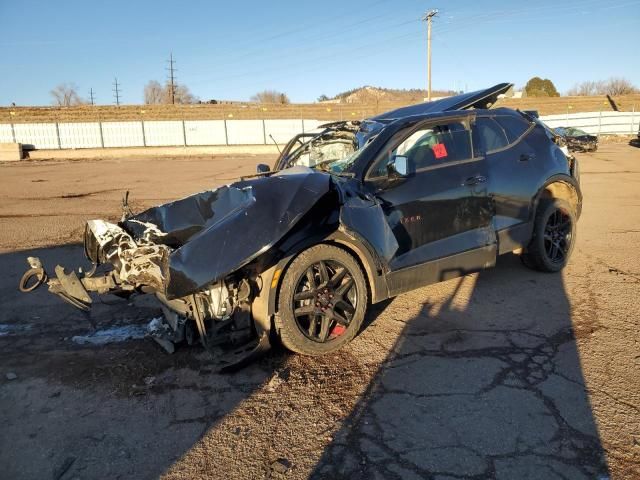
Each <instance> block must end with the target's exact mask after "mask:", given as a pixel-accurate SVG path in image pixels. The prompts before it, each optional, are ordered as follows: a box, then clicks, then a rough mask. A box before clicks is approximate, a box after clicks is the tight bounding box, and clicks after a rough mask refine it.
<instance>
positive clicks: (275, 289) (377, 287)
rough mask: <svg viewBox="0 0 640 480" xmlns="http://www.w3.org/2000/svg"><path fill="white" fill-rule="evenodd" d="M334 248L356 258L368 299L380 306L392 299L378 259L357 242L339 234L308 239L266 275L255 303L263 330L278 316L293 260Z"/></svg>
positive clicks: (293, 249) (291, 250) (257, 316)
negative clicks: (313, 249) (313, 250)
mask: <svg viewBox="0 0 640 480" xmlns="http://www.w3.org/2000/svg"><path fill="white" fill-rule="evenodd" d="M321 244H325V245H332V246H334V247H337V248H340V249H342V250H344V251H346V252H347V253H349V254H350V255H352V256H353V257H354V259H355V260H356V262H357V263H358V265H359V266H360V268H361V269H362V271H363V272H364V277H365V281H366V284H367V293H368V295H367V298H369V299H370V301H371V303H377V302H380V301H382V300H384V299H386V298H388V289H387V284H386V277H385V276H384V274H383V273H382V270H381V268H380V267H379V263H378V262H377V261H376V259H375V258H374V255H373V254H372V253H371V252H370V251H369V250H368V249H367V247H366V245H364V244H362V243H361V242H360V241H358V240H357V239H354V238H352V237H351V236H349V235H347V234H345V233H343V232H341V231H339V230H338V231H335V232H333V233H331V234H330V235H327V236H317V237H312V238H305V239H303V240H302V241H300V242H298V243H296V244H295V245H294V246H293V247H291V248H290V249H289V250H288V251H287V252H286V253H285V254H284V255H283V256H282V257H281V258H280V260H279V261H278V262H277V263H276V264H275V265H273V266H271V267H270V268H269V269H267V270H266V271H264V272H262V274H261V277H262V285H263V286H262V289H261V290H260V292H259V293H258V295H257V296H256V298H255V300H254V308H253V316H254V320H255V321H256V322H258V323H260V324H261V325H262V326H263V327H268V328H270V326H271V323H272V322H271V319H272V317H273V315H275V314H276V312H277V305H278V300H279V295H280V290H281V288H282V279H283V278H284V276H285V273H286V272H287V270H288V268H289V266H290V265H291V263H292V262H293V260H294V259H295V258H296V257H297V256H298V255H299V254H300V253H302V252H303V251H305V250H307V249H309V248H311V247H313V246H315V245H321Z"/></svg>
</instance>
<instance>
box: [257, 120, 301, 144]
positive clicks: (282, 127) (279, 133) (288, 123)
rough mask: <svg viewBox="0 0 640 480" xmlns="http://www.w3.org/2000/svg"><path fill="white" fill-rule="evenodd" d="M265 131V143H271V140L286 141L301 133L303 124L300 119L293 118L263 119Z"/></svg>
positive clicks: (279, 142) (282, 142) (281, 142)
mask: <svg viewBox="0 0 640 480" xmlns="http://www.w3.org/2000/svg"><path fill="white" fill-rule="evenodd" d="M264 127H265V132H266V134H267V143H273V140H272V139H271V137H270V136H269V135H271V136H272V137H273V139H274V140H275V141H276V143H278V144H284V143H287V142H288V141H289V140H291V138H293V137H294V136H295V135H297V134H299V133H302V129H303V125H302V120H301V119H297V120H296V119H294V120H265V121H264Z"/></svg>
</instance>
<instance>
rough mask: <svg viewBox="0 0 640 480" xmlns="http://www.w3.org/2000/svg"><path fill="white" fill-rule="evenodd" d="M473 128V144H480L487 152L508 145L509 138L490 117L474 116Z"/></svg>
mask: <svg viewBox="0 0 640 480" xmlns="http://www.w3.org/2000/svg"><path fill="white" fill-rule="evenodd" d="M474 130H475V134H476V135H475V137H476V138H475V139H474V144H476V143H479V144H481V145H482V146H483V147H484V149H485V151H487V152H491V151H493V150H498V149H500V148H504V147H506V146H507V145H509V139H508V138H507V134H506V133H505V131H504V129H503V128H502V127H501V126H500V125H498V123H497V122H496V121H495V120H493V119H492V118H490V117H478V118H476V124H475V127H474Z"/></svg>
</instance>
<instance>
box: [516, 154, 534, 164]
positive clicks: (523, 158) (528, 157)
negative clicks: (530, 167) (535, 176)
mask: <svg viewBox="0 0 640 480" xmlns="http://www.w3.org/2000/svg"><path fill="white" fill-rule="evenodd" d="M535 158H536V155H535V153H523V154H522V155H520V161H521V162H528V161H529V160H534V159H535Z"/></svg>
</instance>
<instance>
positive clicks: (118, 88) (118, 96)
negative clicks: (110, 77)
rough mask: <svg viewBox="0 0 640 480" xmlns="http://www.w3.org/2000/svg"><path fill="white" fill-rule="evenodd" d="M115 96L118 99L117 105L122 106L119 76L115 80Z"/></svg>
mask: <svg viewBox="0 0 640 480" xmlns="http://www.w3.org/2000/svg"><path fill="white" fill-rule="evenodd" d="M113 98H115V99H116V106H117V107H119V106H120V84H119V83H118V78H117V77H116V79H115V82H113Z"/></svg>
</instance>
